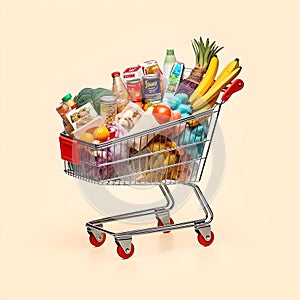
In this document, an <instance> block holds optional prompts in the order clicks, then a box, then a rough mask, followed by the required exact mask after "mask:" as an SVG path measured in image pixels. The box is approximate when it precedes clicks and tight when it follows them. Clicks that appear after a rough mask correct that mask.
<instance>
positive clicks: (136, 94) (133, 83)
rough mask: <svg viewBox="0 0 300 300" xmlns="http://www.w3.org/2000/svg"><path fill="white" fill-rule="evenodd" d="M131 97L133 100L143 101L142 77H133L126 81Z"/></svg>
mask: <svg viewBox="0 0 300 300" xmlns="http://www.w3.org/2000/svg"><path fill="white" fill-rule="evenodd" d="M126 84H127V91H128V94H129V98H130V100H131V101H132V102H142V100H143V96H142V83H141V80H140V79H131V80H128V81H127V82H126Z"/></svg>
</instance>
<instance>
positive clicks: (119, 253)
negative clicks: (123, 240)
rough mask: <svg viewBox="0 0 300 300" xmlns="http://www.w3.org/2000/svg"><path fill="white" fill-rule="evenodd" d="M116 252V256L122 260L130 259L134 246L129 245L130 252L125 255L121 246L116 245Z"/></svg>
mask: <svg viewBox="0 0 300 300" xmlns="http://www.w3.org/2000/svg"><path fill="white" fill-rule="evenodd" d="M117 252H118V255H119V256H120V257H121V258H123V259H127V258H129V257H131V256H132V255H133V252H134V245H133V244H131V248H130V251H129V252H128V253H126V252H125V251H124V250H123V248H122V246H121V245H118V248H117Z"/></svg>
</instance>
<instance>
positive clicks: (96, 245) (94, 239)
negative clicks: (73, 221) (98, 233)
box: [89, 232, 106, 247]
mask: <svg viewBox="0 0 300 300" xmlns="http://www.w3.org/2000/svg"><path fill="white" fill-rule="evenodd" d="M89 240H90V243H91V244H92V245H93V246H95V247H100V246H101V245H103V244H104V242H105V240H106V234H105V232H102V239H101V241H100V242H99V241H98V240H97V239H96V238H95V236H94V235H93V234H92V233H90V238H89Z"/></svg>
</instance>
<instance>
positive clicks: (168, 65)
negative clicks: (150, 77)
mask: <svg viewBox="0 0 300 300" xmlns="http://www.w3.org/2000/svg"><path fill="white" fill-rule="evenodd" d="M175 62H176V57H175V54H174V49H167V53H166V56H165V60H164V65H163V82H164V87H165V89H166V87H167V86H168V84H169V77H170V73H171V70H172V68H173V65H174V64H175Z"/></svg>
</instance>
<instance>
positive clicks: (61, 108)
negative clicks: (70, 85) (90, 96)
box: [56, 102, 74, 135]
mask: <svg viewBox="0 0 300 300" xmlns="http://www.w3.org/2000/svg"><path fill="white" fill-rule="evenodd" d="M70 110H71V108H70V107H69V106H68V105H67V104H66V103H65V102H61V103H59V104H58V106H57V107H56V111H57V112H58V113H59V115H60V116H61V118H62V119H63V124H64V127H65V130H66V132H67V133H68V134H69V135H73V133H72V132H73V131H74V128H73V126H72V124H71V123H70V121H69V120H68V118H67V116H66V115H67V113H68V112H69V111H70Z"/></svg>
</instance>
